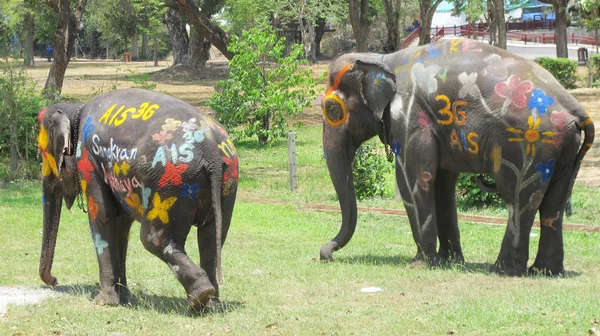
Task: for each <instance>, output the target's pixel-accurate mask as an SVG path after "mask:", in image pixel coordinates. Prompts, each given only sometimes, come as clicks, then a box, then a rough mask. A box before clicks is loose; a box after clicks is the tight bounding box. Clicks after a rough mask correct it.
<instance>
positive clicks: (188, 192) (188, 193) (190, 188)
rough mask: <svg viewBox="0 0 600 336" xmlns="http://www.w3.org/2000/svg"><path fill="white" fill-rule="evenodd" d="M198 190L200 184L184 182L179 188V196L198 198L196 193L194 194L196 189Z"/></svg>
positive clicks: (196, 191)
mask: <svg viewBox="0 0 600 336" xmlns="http://www.w3.org/2000/svg"><path fill="white" fill-rule="evenodd" d="M199 190H200V185H199V184H192V185H189V184H184V185H183V187H182V188H181V196H183V197H189V198H191V199H193V200H195V199H196V198H198V195H196V193H198V191H199Z"/></svg>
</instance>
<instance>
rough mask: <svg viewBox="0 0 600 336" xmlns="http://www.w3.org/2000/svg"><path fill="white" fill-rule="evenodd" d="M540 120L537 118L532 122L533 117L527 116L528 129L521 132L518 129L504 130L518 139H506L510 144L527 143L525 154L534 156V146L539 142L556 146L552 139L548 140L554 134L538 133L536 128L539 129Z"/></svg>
mask: <svg viewBox="0 0 600 336" xmlns="http://www.w3.org/2000/svg"><path fill="white" fill-rule="evenodd" d="M541 121H542V119H540V118H538V119H537V120H533V116H529V118H528V119H527V123H528V125H529V129H527V130H526V131H523V130H521V129H518V128H514V127H509V128H507V129H506V130H507V131H509V132H511V133H514V134H515V135H516V136H518V137H514V138H508V141H510V142H523V141H526V142H527V147H526V149H525V154H527V155H529V154H531V155H532V156H535V152H536V144H537V143H538V142H539V141H540V139H541V142H543V143H549V144H553V145H555V144H556V141H555V140H553V139H548V138H551V137H553V136H554V135H555V134H556V132H541V133H540V132H539V131H538V128H539V127H540V123H541Z"/></svg>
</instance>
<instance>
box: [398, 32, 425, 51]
mask: <svg viewBox="0 0 600 336" xmlns="http://www.w3.org/2000/svg"><path fill="white" fill-rule="evenodd" d="M420 33H421V27H419V28H417V29H415V30H414V31H413V32H412V33H410V35H408V36H407V37H406V38H405V39H404V40H403V41H402V43H401V44H400V49H405V48H406V47H408V46H409V45H410V44H411V43H413V41H414V40H416V39H417V37H419V34H420Z"/></svg>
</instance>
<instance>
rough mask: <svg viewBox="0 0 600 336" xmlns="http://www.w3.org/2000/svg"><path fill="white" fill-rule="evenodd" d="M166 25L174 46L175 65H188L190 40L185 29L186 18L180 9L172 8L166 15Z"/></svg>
mask: <svg viewBox="0 0 600 336" xmlns="http://www.w3.org/2000/svg"><path fill="white" fill-rule="evenodd" d="M165 25H166V26H167V29H168V31H169V38H170V39H171V45H172V46H173V65H178V64H188V63H189V58H188V47H189V44H190V40H189V37H188V34H187V30H186V29H185V25H186V21H185V17H184V16H183V15H182V14H180V13H179V10H178V8H173V7H170V8H169V9H167V13H166V14H165Z"/></svg>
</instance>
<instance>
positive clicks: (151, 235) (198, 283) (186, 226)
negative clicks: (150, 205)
mask: <svg viewBox="0 0 600 336" xmlns="http://www.w3.org/2000/svg"><path fill="white" fill-rule="evenodd" d="M191 208H192V205H190V204H189V203H188V202H183V201H180V204H179V206H178V204H177V203H176V204H175V206H173V208H171V210H170V211H169V213H170V215H169V222H168V223H162V222H161V221H160V220H158V219H155V220H154V221H152V222H146V223H143V225H142V230H140V236H141V237H140V238H141V240H142V244H143V245H144V247H145V248H146V249H147V250H148V251H149V252H150V253H152V254H154V255H155V256H157V257H158V258H160V259H161V260H162V261H164V262H165V263H167V265H169V267H170V268H171V271H172V272H173V274H175V276H176V277H177V280H179V282H180V283H181V285H182V286H183V288H184V289H185V291H186V293H187V296H188V303H189V305H190V307H191V308H192V309H195V310H197V309H200V308H202V307H203V306H205V305H206V304H207V303H208V302H209V300H210V299H211V298H212V297H214V296H215V295H216V294H217V292H216V289H215V287H214V286H213V285H212V284H211V282H210V279H209V277H208V274H207V273H206V272H205V271H204V270H203V269H202V268H200V267H199V266H198V265H196V264H195V263H194V262H193V261H192V260H190V258H189V257H188V255H187V254H186V252H185V241H186V239H187V235H188V233H189V232H190V228H191V226H192V223H193V221H194V217H193V216H194V214H192V213H191V211H190V209H191Z"/></svg>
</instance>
